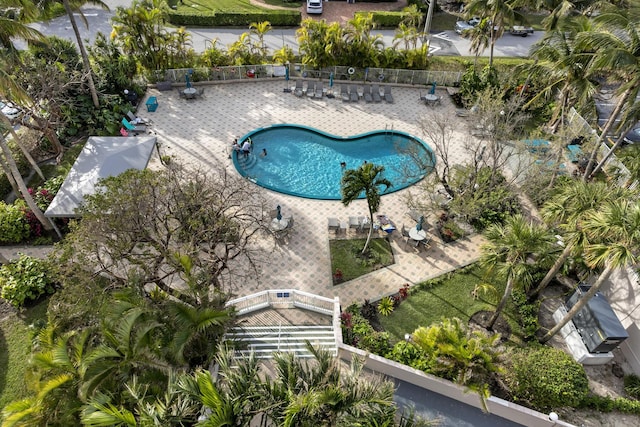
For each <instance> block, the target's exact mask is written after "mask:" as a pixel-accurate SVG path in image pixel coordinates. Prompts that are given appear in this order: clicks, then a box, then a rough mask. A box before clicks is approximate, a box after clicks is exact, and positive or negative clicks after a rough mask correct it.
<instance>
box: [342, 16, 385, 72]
mask: <svg viewBox="0 0 640 427" xmlns="http://www.w3.org/2000/svg"><path fill="white" fill-rule="evenodd" d="M374 26H375V24H374V22H373V15H372V14H371V13H370V14H368V15H357V16H356V17H355V18H353V19H351V20H349V22H348V23H347V28H346V30H345V32H344V38H345V44H346V50H347V54H348V55H350V57H351V60H352V61H354V62H353V65H356V66H361V67H368V66H370V65H376V64H377V63H378V60H379V55H380V52H381V51H382V48H383V47H384V42H383V40H382V35H380V34H372V33H371V30H373V28H374Z"/></svg>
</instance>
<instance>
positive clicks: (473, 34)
mask: <svg viewBox="0 0 640 427" xmlns="http://www.w3.org/2000/svg"><path fill="white" fill-rule="evenodd" d="M487 22H488V20H487V19H486V18H485V19H483V20H481V21H480V23H479V24H478V25H476V26H475V27H473V28H470V29H468V30H466V31H465V34H464V35H465V36H468V37H469V39H470V40H471V44H470V45H469V52H471V53H473V56H474V59H473V68H474V69H475V68H476V66H477V65H478V57H479V56H480V54H481V53H482V52H484V51H485V49H486V48H488V47H489V46H490V45H491V31H490V29H489V24H488V23H487Z"/></svg>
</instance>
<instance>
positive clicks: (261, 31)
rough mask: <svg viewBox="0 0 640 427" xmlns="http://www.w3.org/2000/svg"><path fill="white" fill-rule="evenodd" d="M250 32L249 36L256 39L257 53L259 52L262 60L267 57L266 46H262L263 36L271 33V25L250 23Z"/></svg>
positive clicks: (267, 22) (266, 22) (265, 22)
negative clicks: (253, 36) (251, 35)
mask: <svg viewBox="0 0 640 427" xmlns="http://www.w3.org/2000/svg"><path fill="white" fill-rule="evenodd" d="M249 28H250V30H251V34H253V35H255V36H256V37H258V43H257V45H258V51H259V52H260V59H261V60H264V59H266V57H267V54H268V50H267V46H266V45H265V44H264V36H265V35H267V33H269V31H271V23H270V22H269V21H263V22H252V23H251V25H249Z"/></svg>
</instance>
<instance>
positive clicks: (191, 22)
mask: <svg viewBox="0 0 640 427" xmlns="http://www.w3.org/2000/svg"><path fill="white" fill-rule="evenodd" d="M264 21H269V22H270V23H271V25H272V26H273V27H298V26H300V22H301V21H302V15H301V14H300V11H297V10H295V11H294V10H265V11H264V12H214V13H207V14H205V13H198V14H194V13H193V12H190V11H184V12H183V11H179V10H171V11H170V12H169V22H171V23H172V24H173V25H178V26H196V27H243V28H247V27H249V25H251V23H252V22H264Z"/></svg>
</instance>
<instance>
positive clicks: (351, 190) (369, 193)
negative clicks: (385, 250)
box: [342, 163, 393, 254]
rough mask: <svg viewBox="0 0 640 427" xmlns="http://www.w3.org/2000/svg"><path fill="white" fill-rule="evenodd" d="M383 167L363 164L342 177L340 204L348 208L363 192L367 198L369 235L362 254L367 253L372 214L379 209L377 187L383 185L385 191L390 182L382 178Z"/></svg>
mask: <svg viewBox="0 0 640 427" xmlns="http://www.w3.org/2000/svg"><path fill="white" fill-rule="evenodd" d="M383 172H384V166H379V165H374V164H373V163H364V164H362V165H361V166H360V167H359V168H358V169H348V170H346V171H345V172H344V175H343V176H342V203H343V204H344V205H345V206H349V204H350V203H351V202H353V201H354V200H356V199H357V198H359V197H360V195H361V194H362V193H363V192H364V195H365V197H366V198H367V207H368V208H369V235H368V236H367V241H366V242H365V244H364V248H363V249H362V253H363V254H364V253H365V252H366V251H367V247H368V246H369V241H370V240H371V235H372V234H373V214H374V212H377V211H378V208H379V207H380V191H379V187H380V186H381V185H384V190H383V191H386V190H387V189H388V188H389V187H391V186H392V185H393V184H391V181H389V180H388V179H386V178H384V177H383V176H382V174H383Z"/></svg>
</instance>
